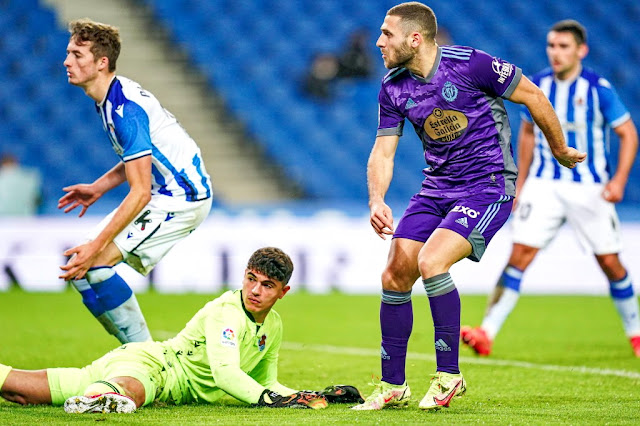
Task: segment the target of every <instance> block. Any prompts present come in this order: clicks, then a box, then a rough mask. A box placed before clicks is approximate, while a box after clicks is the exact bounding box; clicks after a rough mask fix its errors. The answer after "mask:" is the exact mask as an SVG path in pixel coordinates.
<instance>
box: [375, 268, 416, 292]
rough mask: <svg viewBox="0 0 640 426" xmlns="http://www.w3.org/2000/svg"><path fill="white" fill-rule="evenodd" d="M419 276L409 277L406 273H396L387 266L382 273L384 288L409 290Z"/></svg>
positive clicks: (400, 290) (401, 290)
mask: <svg viewBox="0 0 640 426" xmlns="http://www.w3.org/2000/svg"><path fill="white" fill-rule="evenodd" d="M417 279H418V277H409V276H407V274H406V273H395V272H394V271H393V270H392V269H390V268H387V269H385V270H384V272H383V273H382V288H383V289H385V290H391V291H398V292H407V291H410V290H411V288H412V287H413V284H414V283H415V282H416V280H417Z"/></svg>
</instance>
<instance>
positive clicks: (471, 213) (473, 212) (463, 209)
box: [451, 206, 480, 219]
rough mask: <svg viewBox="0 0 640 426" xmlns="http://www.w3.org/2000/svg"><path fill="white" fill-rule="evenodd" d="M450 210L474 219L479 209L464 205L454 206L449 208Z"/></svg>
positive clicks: (478, 213)
mask: <svg viewBox="0 0 640 426" xmlns="http://www.w3.org/2000/svg"><path fill="white" fill-rule="evenodd" d="M451 211H452V212H460V213H462V214H466V215H467V216H469V217H470V218H471V219H475V218H477V217H478V216H479V215H480V212H479V211H476V210H473V209H470V208H469V207H465V206H455V207H454V208H452V209H451Z"/></svg>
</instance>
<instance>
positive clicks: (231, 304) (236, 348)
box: [161, 290, 295, 403]
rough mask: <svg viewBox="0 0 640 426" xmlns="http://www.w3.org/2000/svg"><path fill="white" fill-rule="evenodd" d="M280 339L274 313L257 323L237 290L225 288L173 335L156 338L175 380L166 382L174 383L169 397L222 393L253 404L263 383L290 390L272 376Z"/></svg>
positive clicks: (197, 398) (199, 398)
mask: <svg viewBox="0 0 640 426" xmlns="http://www.w3.org/2000/svg"><path fill="white" fill-rule="evenodd" d="M281 342H282V320H281V319H280V315H278V313H277V312H275V311H274V310H271V311H270V312H269V314H268V315H267V317H266V318H265V320H264V322H263V323H262V324H257V323H256V322H255V321H254V320H253V317H252V316H251V314H250V313H249V312H247V311H246V310H245V309H244V306H243V303H242V295H241V291H240V290H236V291H228V292H226V293H224V294H223V295H221V296H220V297H218V298H217V299H215V300H212V301H211V302H209V303H207V304H206V305H205V306H204V307H203V308H202V309H200V311H198V312H197V313H196V315H195V316H194V317H193V318H192V319H191V320H190V321H189V322H188V323H187V325H186V326H185V328H184V329H183V330H182V331H181V332H180V333H178V335H177V336H176V337H174V338H172V339H169V340H166V341H164V342H162V343H161V345H163V346H164V348H165V351H164V352H165V360H166V362H167V364H168V365H169V366H171V367H172V368H171V370H173V374H170V376H173V378H174V379H175V382H173V383H171V382H172V380H168V381H167V383H166V386H169V387H173V389H172V390H170V393H171V394H172V395H173V397H172V398H173V399H180V400H179V401H178V400H176V401H175V402H176V403H187V402H192V401H193V402H213V401H215V400H216V399H218V398H220V397H221V396H222V395H224V394H225V393H227V394H229V395H231V396H233V397H235V398H237V399H239V400H241V401H244V402H248V403H256V402H258V399H259V398H260V394H261V393H262V392H263V391H264V389H265V388H267V389H270V390H272V391H275V392H278V393H280V394H283V395H287V394H290V393H293V392H295V391H294V390H293V389H289V388H287V387H285V386H282V385H281V384H279V383H278V381H277V374H278V352H279V350H280V344H281ZM172 385H173V386H172ZM176 386H177V387H178V388H179V389H178V388H176ZM167 390H169V389H167ZM176 397H177V398H176Z"/></svg>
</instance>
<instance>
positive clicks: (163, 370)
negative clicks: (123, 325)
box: [87, 342, 169, 405]
mask: <svg viewBox="0 0 640 426" xmlns="http://www.w3.org/2000/svg"><path fill="white" fill-rule="evenodd" d="M163 350H164V349H163V348H162V346H161V345H160V344H159V343H157V342H138V343H127V344H126V345H122V346H120V347H118V348H116V349H114V350H112V351H111V352H109V353H107V354H105V355H104V356H103V357H102V358H100V359H98V360H96V361H94V362H93V363H92V364H91V365H90V366H89V367H87V368H91V369H94V370H95V371H96V372H97V373H94V375H98V376H100V378H99V379H98V380H109V379H112V378H116V377H131V378H133V379H135V380H137V381H138V382H139V383H140V384H141V385H142V387H143V388H144V393H145V397H144V400H145V402H144V404H145V405H147V404H150V403H151V402H153V400H154V399H155V397H156V395H157V394H158V390H159V389H160V390H162V389H163V388H164V386H165V384H166V382H167V371H168V370H169V367H168V366H167V365H165V361H164V355H163Z"/></svg>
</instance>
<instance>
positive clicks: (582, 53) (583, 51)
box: [578, 43, 589, 60]
mask: <svg viewBox="0 0 640 426" xmlns="http://www.w3.org/2000/svg"><path fill="white" fill-rule="evenodd" d="M587 54H589V46H587V44H586V43H582V44H581V45H580V46H578V56H579V57H580V59H581V60H582V59H584V58H585V57H586V56H587Z"/></svg>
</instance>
